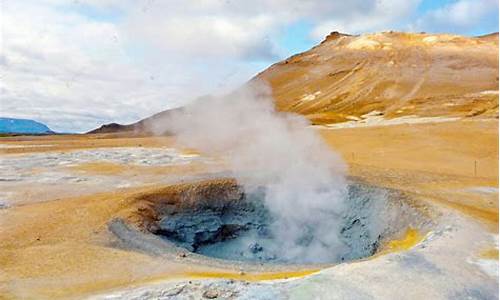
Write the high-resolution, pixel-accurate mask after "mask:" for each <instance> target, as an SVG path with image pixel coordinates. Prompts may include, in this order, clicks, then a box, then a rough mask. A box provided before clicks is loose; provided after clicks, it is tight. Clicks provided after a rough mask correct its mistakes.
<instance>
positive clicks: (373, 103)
mask: <svg viewBox="0 0 500 300" xmlns="http://www.w3.org/2000/svg"><path fill="white" fill-rule="evenodd" d="M255 80H262V81H265V82H267V83H268V84H269V85H270V86H271V88H272V91H273V96H274V98H275V101H276V107H277V109H278V110H280V111H289V112H295V113H299V114H302V115H305V116H306V117H307V118H308V119H310V120H311V122H312V123H314V124H324V123H337V122H344V121H349V120H357V119H360V118H362V116H363V115H365V114H367V113H376V114H383V115H384V118H395V117H401V116H409V115H417V116H420V117H432V116H457V117H474V116H479V115H481V116H484V117H497V116H498V33H494V34H489V35H485V36H481V37H464V36H457V35H447V34H439V35H431V34H424V33H401V32H384V33H376V34H366V35H360V36H351V35H347V34H341V33H338V32H332V33H331V34H330V35H329V36H328V37H327V38H326V39H325V40H324V41H323V42H321V44H319V45H318V46H315V47H313V48H312V49H310V50H309V51H306V52H303V53H300V54H297V55H294V56H292V57H290V58H288V59H286V60H284V61H281V62H279V63H276V64H274V65H272V66H271V67H269V68H268V69H266V70H265V71H263V72H261V73H260V74H258V75H257V76H256V77H254V78H253V79H252V80H251V81H255ZM169 114H170V112H169V111H164V112H161V113H159V114H157V115H155V116H153V117H150V118H146V119H144V120H142V121H140V122H138V123H134V124H131V125H126V126H123V125H113V126H111V127H110V126H108V127H104V128H103V127H101V128H100V129H97V130H94V131H92V132H93V133H98V132H115V131H125V130H126V131H131V130H135V131H140V132H144V131H146V132H148V131H152V129H151V128H153V127H154V126H155V124H158V122H159V120H161V119H162V118H168V116H169Z"/></svg>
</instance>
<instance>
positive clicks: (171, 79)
mask: <svg viewBox="0 0 500 300" xmlns="http://www.w3.org/2000/svg"><path fill="white" fill-rule="evenodd" d="M0 1H1V2H0V3H1V4H0V5H1V9H0V24H1V34H0V117H14V118H29V119H34V120H37V121H41V122H43V123H45V124H47V125H48V126H49V127H50V128H51V129H52V130H55V131H58V132H85V131H88V130H91V129H94V128H96V127H98V126H100V125H102V124H104V123H110V122H118V123H131V122H135V121H137V120H140V119H142V118H145V117H147V116H150V115H152V114H154V113H157V112H160V111H162V110H165V109H168V108H174V107H178V106H181V105H184V104H186V103H188V102H189V101H192V100H193V99H195V98H196V97H199V96H202V95H206V94H222V93H225V92H228V91H230V90H232V89H235V88H237V87H238V86H240V85H242V84H243V83H245V82H246V81H247V80H249V79H250V78H251V77H253V76H254V75H256V74H257V73H258V72H260V71H262V70H264V69H265V68H266V67H268V66H269V65H271V64H273V63H275V62H277V61H280V60H282V59H284V58H286V57H288V56H290V55H293V54H296V53H298V52H302V51H305V50H307V49H309V48H311V47H312V46H314V45H316V44H318V43H319V42H320V41H321V40H323V39H324V37H325V36H326V35H328V34H329V33H330V32H332V31H340V32H344V33H350V34H363V33H370V32H379V31H386V30H399V31H413V32H420V31H425V32H430V33H440V32H447V33H455V34H462V35H482V34H487V33H491V32H497V31H498V1H496V0H349V1H345V0H309V1H308V0H253V1H243V0H239V1H237V0H183V1H181V0H179V1H177V0H163V1H161V0H65V1H63V0H23V1H18V0H0Z"/></svg>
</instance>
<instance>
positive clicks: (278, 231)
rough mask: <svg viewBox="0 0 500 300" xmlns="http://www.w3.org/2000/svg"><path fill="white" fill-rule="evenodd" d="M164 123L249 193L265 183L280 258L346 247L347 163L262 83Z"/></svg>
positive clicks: (305, 257)
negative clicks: (342, 232)
mask: <svg viewBox="0 0 500 300" xmlns="http://www.w3.org/2000/svg"><path fill="white" fill-rule="evenodd" d="M164 125H166V128H168V130H170V131H172V132H173V133H174V134H175V135H176V136H177V137H178V141H179V143H181V144H182V145H183V146H188V147H193V148H196V149H198V150H200V151H201V152H203V153H205V154H209V155H214V156H220V157H224V159H226V160H227V161H228V162H229V164H230V167H231V168H232V171H233V172H234V173H235V177H236V179H237V180H238V182H239V183H240V184H241V185H243V187H244V189H245V190H246V191H251V190H252V189H253V188H254V187H255V186H264V187H265V189H266V196H265V205H266V206H267V207H268V209H269V210H270V211H271V213H272V214H273V215H274V217H275V219H276V222H274V224H273V225H272V228H271V231H272V234H273V236H275V238H276V239H277V240H278V241H279V244H278V245H279V246H280V247H281V249H275V250H276V251H278V250H280V251H281V252H280V255H281V257H284V258H286V259H291V260H292V259H293V260H295V261H303V262H318V261H333V260H335V259H337V258H338V257H337V256H338V254H339V253H340V252H342V251H343V250H345V249H344V245H343V243H342V241H341V240H340V239H339V228H340V224H339V223H340V221H341V220H340V213H341V211H342V208H343V207H342V206H343V205H342V200H343V199H344V197H345V194H346V192H347V184H346V181H345V177H344V172H345V165H344V163H343V162H342V160H341V159H340V158H339V156H338V155H336V154H335V153H333V152H332V151H331V150H330V149H329V148H328V146H327V145H326V144H325V142H324V141H323V140H322V139H321V137H320V136H319V135H318V134H317V133H316V132H315V131H314V130H312V129H311V128H309V127H308V125H309V124H308V122H307V120H306V119H305V118H304V117H302V116H299V115H295V114H290V113H281V112H277V111H276V110H275V108H274V104H273V100H272V96H271V93H270V89H269V88H267V86H265V85H263V84H257V83H254V84H253V85H251V86H249V87H247V88H244V89H240V90H238V91H237V92H234V93H232V94H230V95H227V96H223V97H206V98H203V99H200V100H199V101H197V102H196V104H195V105H190V106H188V107H186V109H185V110H184V112H183V113H182V114H178V115H174V116H173V117H172V118H171V119H170V120H169V121H168V124H164Z"/></svg>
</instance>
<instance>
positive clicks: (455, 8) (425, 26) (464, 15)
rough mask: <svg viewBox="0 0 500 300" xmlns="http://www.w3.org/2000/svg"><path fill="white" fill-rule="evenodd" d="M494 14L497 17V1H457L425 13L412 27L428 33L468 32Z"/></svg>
mask: <svg viewBox="0 0 500 300" xmlns="http://www.w3.org/2000/svg"><path fill="white" fill-rule="evenodd" d="M495 14H496V15H497V16H498V1H497V0H458V1H456V2H453V3H451V4H448V5H446V6H444V7H440V8H438V9H435V10H432V11H430V12H428V13H426V14H425V15H423V16H421V17H420V18H419V19H418V20H417V21H416V22H415V24H414V25H413V27H414V28H418V29H420V30H425V31H430V32H436V31H440V32H452V33H461V32H468V31H472V30H474V29H476V26H477V25H478V24H479V23H481V22H483V21H484V20H485V19H487V17H491V15H495ZM497 30H498V27H497Z"/></svg>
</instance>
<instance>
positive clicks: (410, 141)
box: [0, 119, 498, 299]
mask: <svg viewBox="0 0 500 300" xmlns="http://www.w3.org/2000/svg"><path fill="white" fill-rule="evenodd" d="M318 130H319V132H320V134H321V135H322V136H323V137H324V138H325V140H326V141H327V142H328V143H329V144H330V145H331V146H332V148H334V149H336V150H337V151H338V152H340V154H341V155H342V156H343V157H344V159H345V160H346V161H347V163H348V165H349V172H350V175H352V176H356V177H359V178H360V179H362V180H364V181H366V182H369V183H373V184H377V185H380V186H386V187H391V188H396V189H401V190H403V191H404V192H405V193H407V194H408V195H409V196H413V198H414V199H415V201H419V200H426V201H427V200H430V201H433V202H434V203H436V204H437V205H443V207H448V208H450V209H456V210H457V211H459V212H461V213H463V214H464V215H466V216H469V217H472V218H475V219H477V220H478V221H479V222H482V223H483V224H484V225H485V228H487V229H489V230H490V231H492V232H497V228H498V202H497V200H496V197H497V196H498V194H497V193H495V192H493V193H477V192H474V189H476V188H481V187H498V161H497V157H498V122H497V120H496V119H490V120H473V119H469V120H467V121H456V122H445V123H435V124H413V125H396V126H386V127H368V128H354V129H336V130H332V129H318ZM65 139H67V140H65ZM167 141H171V140H170V138H146V137H141V138H138V137H134V138H130V139H127V138H125V137H123V136H122V137H118V138H115V137H109V136H108V137H106V136H98V137H96V136H69V137H68V136H56V137H36V138H32V137H22V138H20V137H14V138H6V139H3V138H2V139H0V143H4V142H8V143H10V144H16V145H19V144H26V143H27V144H36V143H39V144H44V143H45V144H57V145H59V146H58V147H59V149H68V148H71V147H72V148H73V149H75V148H92V147H103V146H105V147H113V146H133V145H138V144H139V143H140V144H142V145H143V146H146V145H158V144H162V145H168V143H167ZM68 145H70V146H68ZM13 149H14V148H13ZM15 149H16V151H17V152H23V149H22V148H15ZM4 150H5V149H4ZM24 150H25V151H26V152H33V151H47V149H46V147H40V148H36V147H35V148H33V147H31V148H25V149H24ZM8 156H9V155H8V154H3V158H7V159H8ZM474 161H476V162H477V163H476V171H474ZM100 170H101V169H100V167H98V166H97V167H96V166H91V167H89V166H87V167H86V168H85V167H84V168H83V169H82V171H86V172H100ZM113 171H116V170H113ZM165 172H169V171H168V170H165ZM180 188H181V187H179V186H177V187H176V186H172V187H160V186H159V187H151V186H149V187H139V188H129V189H120V190H119V191H115V192H106V193H100V194H93V195H86V196H78V197H72V198H61V199H57V200H52V201H46V202H42V203H33V204H26V205H23V206H18V207H11V208H8V209H2V210H0V222H1V224H0V270H1V271H0V298H1V297H2V296H3V297H5V298H11V297H18V298H19V297H25V298H37V299H40V298H57V297H69V296H71V297H74V296H78V295H85V294H88V293H93V292H98V291H102V290H105V289H111V288H120V287H125V286H127V287H128V286H133V285H137V284H142V283H145V282H153V281H157V280H164V279H169V278H170V279H179V278H210V277H226V278H236V279H248V280H266V279H275V278H287V277H293V276H301V275H306V274H308V273H310V272H315V271H316V270H303V271H300V270H298V271H297V270H293V271H291V272H290V273H287V272H285V273H283V272H279V273H271V274H269V273H266V274H255V273H248V274H245V275H240V274H238V271H237V270H236V271H235V270H227V269H226V270H224V269H217V268H212V267H210V268H209V267H203V266H199V265H196V266H194V265H185V264H182V261H181V260H173V261H167V260H165V259H164V258H158V257H155V256H150V255H147V254H144V253H140V252H135V251H128V250H124V249H120V248H117V247H115V246H114V245H116V244H117V241H116V239H115V238H114V236H113V235H112V234H111V233H109V231H108V230H107V223H108V222H109V221H110V220H111V219H113V218H115V217H117V216H122V217H126V218H129V220H130V221H132V222H134V221H135V220H133V216H134V215H137V212H139V211H141V209H142V210H143V208H141V207H143V205H144V203H145V202H144V201H146V200H148V199H149V200H151V199H152V198H151V197H153V198H154V197H155V196H154V195H155V194H157V195H160V196H161V195H164V193H165V192H166V191H167V192H168V191H170V192H171V193H175V191H176V189H180ZM184 188H185V186H184ZM142 212H143V213H144V211H142ZM420 238H421V236H420V235H419V233H414V232H412V231H408V234H407V235H406V236H404V237H401V240H400V241H395V242H394V243H392V244H391V243H389V244H388V245H386V248H385V249H386V250H387V251H390V250H391V249H392V250H393V251H400V250H404V249H406V248H407V247H411V246H412V245H413V244H414V243H416V242H418V240H419V239H420ZM486 250H488V249H486ZM490 252H491V251H489V250H488V252H487V253H485V254H484V255H485V256H488V257H492V254H491V253H490Z"/></svg>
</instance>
